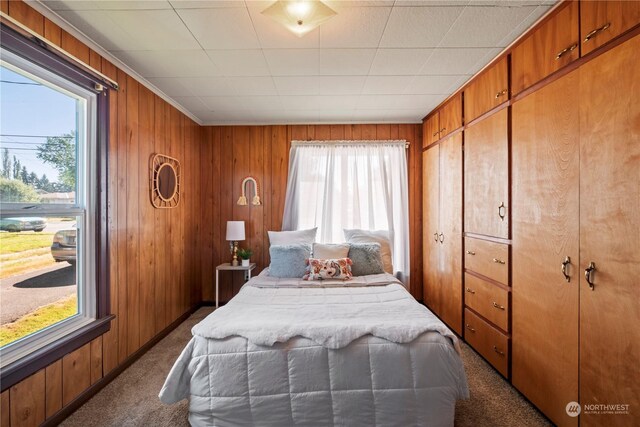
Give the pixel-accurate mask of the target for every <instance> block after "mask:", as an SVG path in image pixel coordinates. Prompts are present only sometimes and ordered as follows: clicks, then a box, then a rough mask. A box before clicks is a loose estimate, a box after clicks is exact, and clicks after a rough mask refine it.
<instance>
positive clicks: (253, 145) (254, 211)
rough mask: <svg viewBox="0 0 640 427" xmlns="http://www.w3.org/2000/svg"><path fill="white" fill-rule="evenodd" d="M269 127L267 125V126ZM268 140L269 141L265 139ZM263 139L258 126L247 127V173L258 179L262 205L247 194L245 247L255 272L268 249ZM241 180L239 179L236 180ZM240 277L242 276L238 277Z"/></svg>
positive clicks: (262, 263)
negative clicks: (250, 256) (255, 203)
mask: <svg viewBox="0 0 640 427" xmlns="http://www.w3.org/2000/svg"><path fill="white" fill-rule="evenodd" d="M267 128H269V126H267ZM267 141H268V142H270V141H269V140H268V139H267ZM264 146H265V139H264V131H263V129H262V128H260V127H258V126H252V127H251V128H250V129H249V159H248V160H249V165H248V166H249V168H248V174H249V175H251V176H253V177H255V178H256V180H257V181H258V186H259V187H260V188H259V189H258V194H259V196H260V200H261V201H262V205H259V206H254V205H252V204H251V198H250V197H253V196H251V195H250V194H252V193H250V194H247V200H248V202H249V204H248V205H247V206H246V207H248V208H249V223H248V224H246V225H247V231H249V232H250V233H251V240H250V241H249V242H247V243H248V244H247V247H249V248H251V249H252V250H253V255H252V257H255V262H256V263H257V266H256V269H257V270H256V274H257V272H259V271H262V269H263V268H264V267H265V261H264V254H265V252H267V251H268V247H265V239H266V237H265V236H266V233H265V231H264V227H265V224H264V212H265V209H266V207H265V204H264V203H265V200H264V198H265V188H264V183H265V181H266V178H265V173H264V167H265V157H264V155H263V153H264ZM238 182H241V181H238ZM240 279H242V277H241V278H240Z"/></svg>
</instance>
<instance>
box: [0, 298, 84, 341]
mask: <svg viewBox="0 0 640 427" xmlns="http://www.w3.org/2000/svg"><path fill="white" fill-rule="evenodd" d="M77 312H78V299H77V297H76V295H72V296H69V297H66V298H63V299H61V300H59V301H56V302H54V303H52V304H47V305H45V306H42V307H40V308H38V309H36V310H35V311H33V312H31V313H29V314H26V315H24V316H22V317H21V318H19V319H18V320H16V321H15V322H11V323H7V324H6V325H2V326H0V347H3V346H5V345H7V344H9V343H12V342H14V341H16V340H19V339H20V338H23V337H26V336H27V335H30V334H32V333H34V332H37V331H39V330H41V329H43V328H46V327H48V326H51V325H53V324H55V323H58V322H59V321H61V320H63V319H66V318H67V317H70V316H73V315H74V314H76V313H77Z"/></svg>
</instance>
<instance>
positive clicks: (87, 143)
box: [0, 26, 108, 389]
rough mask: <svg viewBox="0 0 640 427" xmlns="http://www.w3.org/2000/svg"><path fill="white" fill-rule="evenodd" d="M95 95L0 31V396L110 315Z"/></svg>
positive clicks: (101, 139) (98, 329)
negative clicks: (107, 302) (108, 312)
mask: <svg viewBox="0 0 640 427" xmlns="http://www.w3.org/2000/svg"><path fill="white" fill-rule="evenodd" d="M98 89H101V86H96V84H95V83H94V81H93V79H91V78H88V77H87V75H86V73H85V72H83V71H81V70H79V69H77V68H73V67H72V66H71V64H69V63H67V62H63V60H62V59H61V58H59V57H57V56H55V55H54V54H53V53H52V52H49V51H47V50H46V48H44V47H43V46H41V45H39V44H36V43H33V41H32V40H28V39H25V38H23V37H21V36H20V35H18V34H15V33H14V32H13V31H12V30H10V29H8V28H6V27H4V26H3V27H2V56H1V58H0V124H1V126H0V313H1V319H0V320H1V322H0V356H1V362H0V363H1V365H0V368H1V369H2V381H3V389H4V388H6V386H7V384H6V382H9V383H15V382H16V381H17V380H19V378H18V377H19V376H26V375H25V374H27V375H28V373H29V371H30V370H29V369H28V366H30V365H32V367H33V368H34V369H33V370H35V369H37V368H41V367H42V366H44V365H45V364H46V363H48V362H47V360H46V359H47V357H45V356H47V355H48V357H49V358H51V357H55V355H56V354H57V352H61V351H62V354H64V352H65V351H64V349H63V348H62V347H61V346H62V344H67V343H70V342H71V341H70V340H71V339H72V338H73V339H76V341H81V340H82V339H83V338H84V340H85V342H87V341H88V340H89V339H91V338H93V337H95V336H97V335H98V334H99V333H103V332H105V331H106V330H108V323H105V322H99V321H98V320H99V319H103V320H105V319H107V311H108V307H107V305H106V299H107V298H106V297H107V296H108V280H107V279H108V278H107V277H106V276H105V271H106V268H105V267H106V261H107V260H106V253H107V251H106V233H105V230H104V228H105V227H104V225H103V224H101V221H100V218H106V216H105V215H104V213H105V211H104V209H105V206H104V200H105V197H106V188H102V186H101V185H99V184H101V183H103V182H105V181H106V180H104V179H103V177H104V174H105V173H106V163H105V162H106V160H104V159H105V158H106V156H105V155H104V153H105V152H106V147H105V144H106V138H105V137H106V128H107V126H108V123H107V120H108V119H107V116H106V109H107V107H108V104H107V101H108V98H107V97H108V95H107V94H105V93H102V90H98ZM105 325H106V329H105ZM77 343H78V342H76V344H77ZM83 343H84V342H83ZM80 345H81V344H80ZM78 346H79V345H78ZM54 350H57V352H56V351H54ZM69 350H71V349H69ZM52 360H55V359H52ZM34 362H37V363H35V364H34ZM29 364H30V365H29ZM19 368H20V369H19ZM18 370H20V371H22V374H20V373H19V372H18ZM9 385H10V384H9Z"/></svg>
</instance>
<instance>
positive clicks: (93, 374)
mask: <svg viewBox="0 0 640 427" xmlns="http://www.w3.org/2000/svg"><path fill="white" fill-rule="evenodd" d="M89 349H90V352H91V354H90V357H91V363H90V365H91V366H90V379H91V385H93V384H95V383H97V382H98V381H99V380H100V379H102V335H101V336H99V337H98V338H96V339H94V340H93V341H91V342H90V343H89Z"/></svg>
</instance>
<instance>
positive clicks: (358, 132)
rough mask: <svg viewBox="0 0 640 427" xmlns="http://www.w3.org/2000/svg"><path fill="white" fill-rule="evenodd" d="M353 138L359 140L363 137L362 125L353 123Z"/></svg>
mask: <svg viewBox="0 0 640 427" xmlns="http://www.w3.org/2000/svg"><path fill="white" fill-rule="evenodd" d="M351 139H352V140H354V141H357V140H359V139H364V138H362V125H351Z"/></svg>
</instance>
